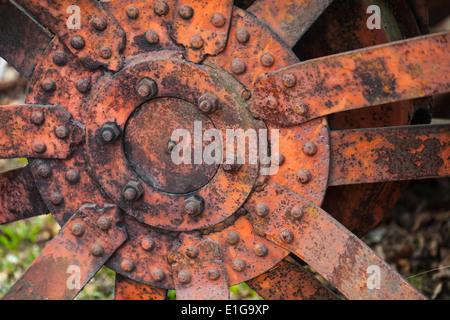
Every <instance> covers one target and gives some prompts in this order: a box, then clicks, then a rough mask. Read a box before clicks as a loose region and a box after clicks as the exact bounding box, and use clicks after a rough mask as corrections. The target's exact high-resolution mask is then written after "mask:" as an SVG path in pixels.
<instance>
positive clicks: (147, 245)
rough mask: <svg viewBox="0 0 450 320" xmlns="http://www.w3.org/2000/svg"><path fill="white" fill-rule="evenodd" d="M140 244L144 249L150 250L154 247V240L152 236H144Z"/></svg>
mask: <svg viewBox="0 0 450 320" xmlns="http://www.w3.org/2000/svg"><path fill="white" fill-rule="evenodd" d="M141 246H142V249H144V250H145V251H152V250H153V249H154V248H155V241H153V239H152V238H149V237H146V238H144V239H142V241H141Z"/></svg>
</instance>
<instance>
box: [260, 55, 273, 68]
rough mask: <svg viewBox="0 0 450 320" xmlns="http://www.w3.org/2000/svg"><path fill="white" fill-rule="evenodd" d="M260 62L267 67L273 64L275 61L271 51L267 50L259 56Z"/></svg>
mask: <svg viewBox="0 0 450 320" xmlns="http://www.w3.org/2000/svg"><path fill="white" fill-rule="evenodd" d="M260 62H261V64H262V65H263V66H264V67H267V68H268V67H271V66H273V64H274V63H275V57H274V56H273V55H272V54H271V53H269V52H267V53H264V54H263V55H262V56H261V59H260Z"/></svg>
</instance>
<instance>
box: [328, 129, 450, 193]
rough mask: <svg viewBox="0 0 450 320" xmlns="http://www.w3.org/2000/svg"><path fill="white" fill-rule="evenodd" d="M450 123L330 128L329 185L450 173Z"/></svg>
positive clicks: (446, 174)
mask: <svg viewBox="0 0 450 320" xmlns="http://www.w3.org/2000/svg"><path fill="white" fill-rule="evenodd" d="M449 141H450V126H449V125H445V124H441V125H418V126H407V127H388V128H373V129H359V130H343V131H332V132H331V164H330V179H329V182H328V183H329V185H346V184H357V183H371V182H386V181H399V180H412V179H425V178H439V177H448V176H450V143H449Z"/></svg>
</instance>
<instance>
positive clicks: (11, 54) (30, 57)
mask: <svg viewBox="0 0 450 320" xmlns="http://www.w3.org/2000/svg"><path fill="white" fill-rule="evenodd" d="M17 21H20V23H17ZM0 30H1V32H0V57H2V58H4V59H5V60H6V61H7V62H8V63H9V64H10V65H11V66H12V67H13V68H15V69H16V70H17V71H18V72H20V73H21V74H22V75H23V76H24V77H25V78H27V79H28V80H30V78H31V75H32V74H33V71H34V68H35V67H36V65H37V63H38V62H39V60H40V59H41V57H42V54H43V53H44V50H45V48H47V46H48V45H49V44H50V41H51V40H52V37H53V36H52V35H51V34H50V33H49V32H48V31H47V30H45V29H44V28H43V27H42V26H41V25H39V24H38V23H37V22H36V21H35V20H34V19H33V18H32V17H30V16H29V15H28V14H26V13H25V12H24V11H23V10H22V9H21V8H19V7H17V6H16V5H15V4H14V3H12V2H11V1H8V0H2V1H0Z"/></svg>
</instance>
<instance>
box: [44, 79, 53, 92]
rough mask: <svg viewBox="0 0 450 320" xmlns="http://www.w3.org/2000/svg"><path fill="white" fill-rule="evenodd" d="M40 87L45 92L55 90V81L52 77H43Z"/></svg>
mask: <svg viewBox="0 0 450 320" xmlns="http://www.w3.org/2000/svg"><path fill="white" fill-rule="evenodd" d="M41 88H42V90H44V91H46V92H54V91H55V90H56V82H55V80H53V79H45V80H44V81H42V83H41Z"/></svg>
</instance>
